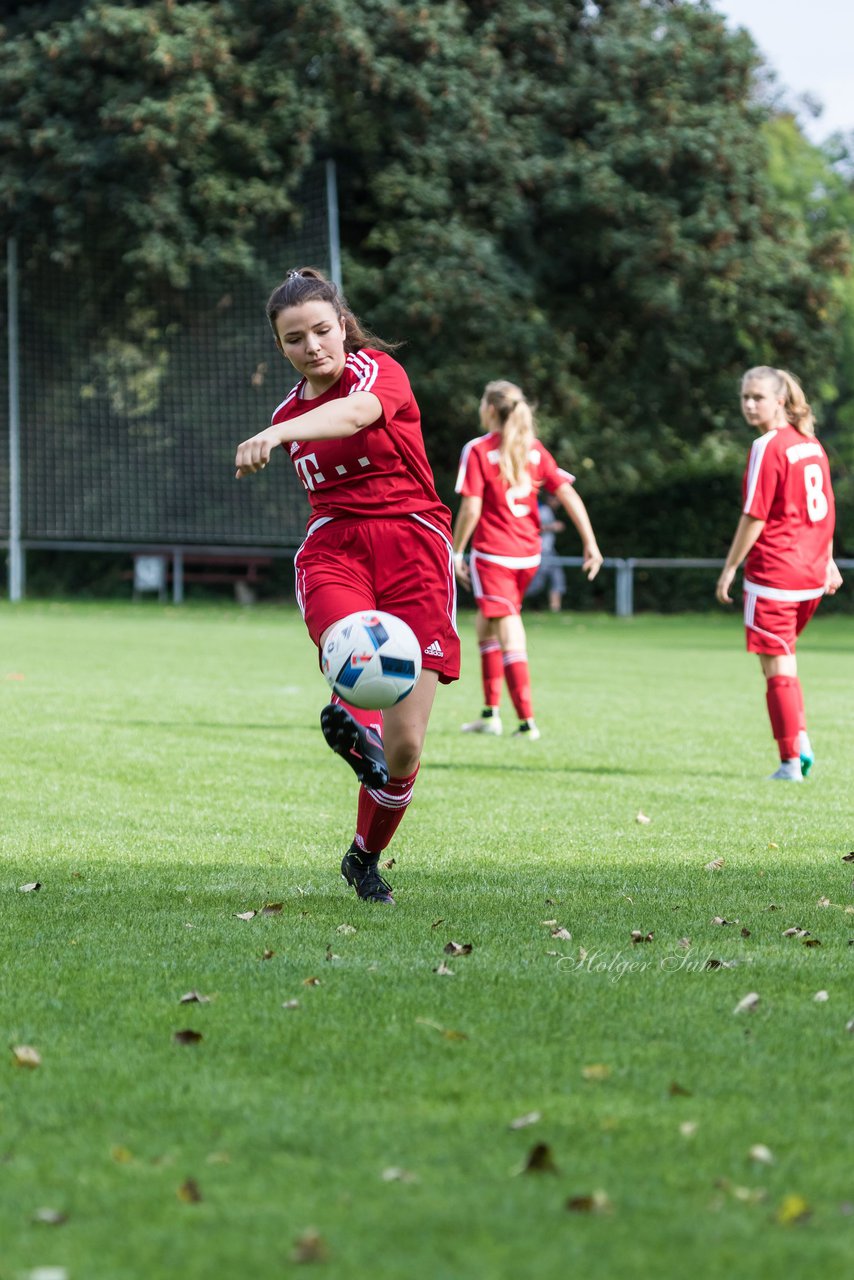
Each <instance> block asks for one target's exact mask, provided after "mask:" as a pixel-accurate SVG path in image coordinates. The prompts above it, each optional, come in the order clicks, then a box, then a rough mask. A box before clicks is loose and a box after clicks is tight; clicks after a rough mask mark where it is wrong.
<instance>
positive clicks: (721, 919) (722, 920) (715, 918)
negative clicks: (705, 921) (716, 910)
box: [712, 916, 738, 925]
mask: <svg viewBox="0 0 854 1280" xmlns="http://www.w3.org/2000/svg"><path fill="white" fill-rule="evenodd" d="M712 924H720V925H726V924H738V921H737V920H726V919H725V918H724V917H723V916H712Z"/></svg>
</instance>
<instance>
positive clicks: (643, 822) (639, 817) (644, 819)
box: [635, 809, 652, 827]
mask: <svg viewBox="0 0 854 1280" xmlns="http://www.w3.org/2000/svg"><path fill="white" fill-rule="evenodd" d="M635 822H639V823H640V824H641V826H642V827H645V826H648V824H649V823H650V822H652V818H648V817H647V816H646V814H645V813H644V811H643V809H638V812H637V816H636V818H635Z"/></svg>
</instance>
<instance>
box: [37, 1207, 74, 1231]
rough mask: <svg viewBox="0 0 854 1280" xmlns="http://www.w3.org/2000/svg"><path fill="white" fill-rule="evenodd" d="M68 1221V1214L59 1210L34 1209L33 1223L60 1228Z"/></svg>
mask: <svg viewBox="0 0 854 1280" xmlns="http://www.w3.org/2000/svg"><path fill="white" fill-rule="evenodd" d="M67 1221H68V1214H67V1213H63V1212H62V1211H61V1210H60V1209H36V1211H35V1213H34V1214H33V1222H40V1223H42V1224H43V1225H44V1226H46V1227H61V1226H62V1225H63V1223H65V1222H67Z"/></svg>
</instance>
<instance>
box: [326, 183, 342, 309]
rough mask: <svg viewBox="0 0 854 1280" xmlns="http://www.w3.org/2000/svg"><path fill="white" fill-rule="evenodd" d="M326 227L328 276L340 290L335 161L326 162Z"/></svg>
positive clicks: (339, 243) (339, 249)
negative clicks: (327, 236)
mask: <svg viewBox="0 0 854 1280" xmlns="http://www.w3.org/2000/svg"><path fill="white" fill-rule="evenodd" d="M326 226H327V231H328V235H329V275H330V276H331V278H332V279H333V280H334V281H335V283H336V284H337V285H338V288H339V289H340V288H341V236H340V232H339V228H338V175H337V173H336V170H335V161H334V160H327V161H326Z"/></svg>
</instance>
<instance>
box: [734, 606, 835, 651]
mask: <svg viewBox="0 0 854 1280" xmlns="http://www.w3.org/2000/svg"><path fill="white" fill-rule="evenodd" d="M820 602H821V596H816V597H815V599H813V600H770V599H769V598H768V597H767V596H758V595H756V594H755V592H753V591H745V593H744V631H745V636H746V639H747V652H748V653H771V654H779V653H794V652H795V642H796V641H797V638H798V636H799V635H800V634H801V632H802V631H803V629H804V627H805V626H806V625H807V623H808V622H809V620H810V618H811V617H812V616H813V614H814V613H815V611H816V609H817V608H818V606H819V604H820Z"/></svg>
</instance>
